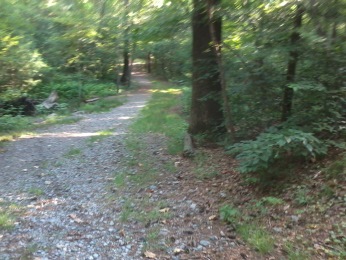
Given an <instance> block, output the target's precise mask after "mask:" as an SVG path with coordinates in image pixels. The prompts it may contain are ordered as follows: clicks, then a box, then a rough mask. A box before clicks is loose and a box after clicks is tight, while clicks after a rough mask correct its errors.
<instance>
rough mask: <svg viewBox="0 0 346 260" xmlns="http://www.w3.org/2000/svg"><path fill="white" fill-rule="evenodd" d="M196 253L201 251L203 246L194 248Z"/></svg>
mask: <svg viewBox="0 0 346 260" xmlns="http://www.w3.org/2000/svg"><path fill="white" fill-rule="evenodd" d="M195 250H196V251H202V250H203V246H201V245H198V246H197V247H196V248H195Z"/></svg>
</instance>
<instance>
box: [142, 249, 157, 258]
mask: <svg viewBox="0 0 346 260" xmlns="http://www.w3.org/2000/svg"><path fill="white" fill-rule="evenodd" d="M144 256H145V257H146V258H150V259H155V258H156V255H155V254H154V253H153V252H150V251H145V252H144Z"/></svg>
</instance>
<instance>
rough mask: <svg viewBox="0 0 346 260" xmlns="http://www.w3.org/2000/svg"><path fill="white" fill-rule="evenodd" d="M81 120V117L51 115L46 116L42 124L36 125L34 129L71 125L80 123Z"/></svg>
mask: <svg viewBox="0 0 346 260" xmlns="http://www.w3.org/2000/svg"><path fill="white" fill-rule="evenodd" d="M81 119H82V117H78V116H68V115H55V114H52V115H49V116H47V117H46V119H45V120H44V121H43V122H41V123H39V124H37V125H36V127H41V126H51V125H67V124H73V123H76V122H78V121H80V120H81Z"/></svg>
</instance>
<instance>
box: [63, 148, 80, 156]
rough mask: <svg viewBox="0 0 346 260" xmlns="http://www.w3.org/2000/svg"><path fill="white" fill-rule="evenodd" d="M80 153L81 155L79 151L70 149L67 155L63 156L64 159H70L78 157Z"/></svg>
mask: <svg viewBox="0 0 346 260" xmlns="http://www.w3.org/2000/svg"><path fill="white" fill-rule="evenodd" d="M81 153H82V151H81V150H80V149H78V148H72V149H70V150H69V151H68V152H67V153H65V154H64V157H66V158H72V157H75V156H77V155H80V154H81Z"/></svg>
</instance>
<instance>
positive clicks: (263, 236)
mask: <svg viewBox="0 0 346 260" xmlns="http://www.w3.org/2000/svg"><path fill="white" fill-rule="evenodd" d="M237 232H238V233H239V234H240V236H241V237H242V238H243V239H244V240H245V241H246V242H247V243H249V244H250V245H251V246H252V247H253V248H255V249H256V250H258V252H260V253H261V254H268V253H270V252H271V251H273V250H274V241H275V240H274V238H273V237H272V236H271V235H270V234H269V233H268V232H267V231H266V230H264V229H263V228H261V227H258V226H257V225H256V224H244V225H241V226H239V227H238V229H237Z"/></svg>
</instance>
